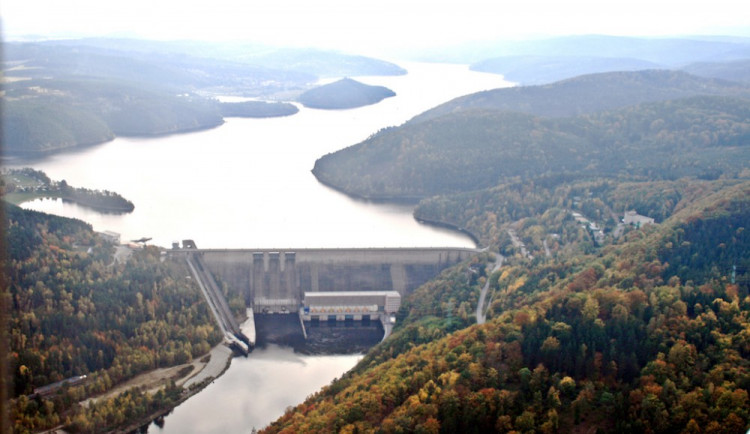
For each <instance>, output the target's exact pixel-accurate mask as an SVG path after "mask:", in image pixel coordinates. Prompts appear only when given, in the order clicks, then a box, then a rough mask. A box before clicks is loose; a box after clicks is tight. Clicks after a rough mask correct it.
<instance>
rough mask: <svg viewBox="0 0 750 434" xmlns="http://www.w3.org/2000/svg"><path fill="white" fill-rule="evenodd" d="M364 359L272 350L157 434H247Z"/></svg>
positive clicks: (235, 363) (241, 366) (237, 363)
mask: <svg viewBox="0 0 750 434" xmlns="http://www.w3.org/2000/svg"><path fill="white" fill-rule="evenodd" d="M361 358H362V356H361V355H351V354H350V355H329V356H308V355H301V354H296V353H294V351H293V350H292V349H291V348H288V347H279V346H276V345H269V346H268V347H266V348H264V349H255V350H254V351H253V352H252V353H250V356H248V357H247V358H235V359H233V360H232V366H231V367H230V369H229V370H228V371H227V372H226V373H225V374H224V375H222V376H221V377H219V378H218V379H216V380H215V381H214V382H213V383H212V384H210V385H209V386H208V387H206V388H205V389H203V390H202V391H201V392H200V393H198V394H197V395H195V396H193V397H191V398H190V399H188V400H187V401H185V402H184V403H183V404H182V405H180V406H179V407H177V408H175V409H174V411H173V412H172V413H171V414H169V415H168V416H167V417H166V418H165V422H164V426H163V427H162V428H159V427H157V426H156V425H153V424H152V425H151V426H150V427H149V432H150V433H154V434H193V433H194V434H203V433H227V434H231V433H246V434H249V433H250V432H251V431H252V429H253V428H256V429H258V430H260V429H261V428H263V427H265V426H266V425H268V424H269V423H270V422H271V421H274V420H276V419H278V418H279V417H280V416H281V415H282V414H284V411H285V410H286V408H287V407H289V406H295V405H297V404H299V403H300V402H302V401H303V400H304V399H305V397H307V396H309V395H311V394H313V393H315V392H317V391H318V390H320V389H321V388H322V387H323V386H325V385H327V384H329V383H330V382H331V381H332V380H333V379H334V378H337V377H340V376H341V374H343V373H344V372H346V371H348V370H349V369H351V368H352V367H353V366H354V365H355V364H356V363H357V362H358V361H359V360H360V359H361Z"/></svg>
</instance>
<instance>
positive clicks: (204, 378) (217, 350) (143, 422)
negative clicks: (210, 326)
mask: <svg viewBox="0 0 750 434" xmlns="http://www.w3.org/2000/svg"><path fill="white" fill-rule="evenodd" d="M208 355H210V356H211V359H210V360H209V361H208V362H207V363H206V364H205V365H204V366H203V368H202V369H201V370H200V371H198V372H196V373H194V374H193V375H190V376H187V377H186V378H184V379H180V380H178V381H176V383H177V384H178V385H180V384H179V383H180V382H182V384H181V385H180V387H182V390H183V392H182V396H181V397H180V399H179V400H178V401H177V402H175V403H174V404H172V405H170V406H169V407H166V408H162V409H160V410H157V411H155V412H153V413H151V414H150V415H148V416H144V417H142V418H139V419H138V420H135V421H131V422H130V423H129V424H128V425H126V426H124V427H122V428H117V429H114V430H112V431H111V432H113V433H123V434H125V433H134V432H142V431H141V430H142V429H143V428H148V427H149V426H151V424H152V423H153V422H154V421H155V420H156V419H158V418H160V417H164V416H166V415H168V414H169V413H171V412H172V411H173V410H174V409H175V408H177V407H178V406H179V405H180V404H182V403H183V402H185V401H187V400H188V399H190V398H191V397H192V396H194V395H196V394H198V393H200V392H201V391H202V390H203V389H205V388H206V387H208V386H209V385H210V384H211V383H212V382H213V381H214V380H216V379H217V378H219V377H221V376H222V375H224V373H225V372H226V371H227V370H228V369H229V367H230V366H231V364H232V358H233V357H234V355H233V353H232V350H231V349H229V348H228V347H227V346H226V345H225V344H224V343H223V342H222V343H220V344H218V345H216V346H215V347H213V348H212V349H211V351H209V352H208ZM204 357H206V356H205V355H204V356H203V357H201V358H196V359H197V360H199V361H200V360H201V359H203V358H204ZM212 362H213V363H212ZM191 363H192V362H191ZM199 363H200V362H199ZM207 370H210V372H208V373H206V371H207ZM153 372H154V371H151V373H153ZM148 374H149V373H146V374H143V375H148ZM196 378H198V379H197V380H196ZM191 380H195V381H192V382H191ZM188 383H190V384H188ZM145 393H150V391H146V392H145Z"/></svg>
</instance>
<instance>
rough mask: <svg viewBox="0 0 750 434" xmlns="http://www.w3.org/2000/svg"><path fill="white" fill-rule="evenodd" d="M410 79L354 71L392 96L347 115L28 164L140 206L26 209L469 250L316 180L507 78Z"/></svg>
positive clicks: (217, 234)
mask: <svg viewBox="0 0 750 434" xmlns="http://www.w3.org/2000/svg"><path fill="white" fill-rule="evenodd" d="M404 66H405V67H406V68H407V69H408V70H409V74H407V75H404V76H397V77H367V78H358V79H359V80H361V81H363V82H367V83H369V84H378V85H383V86H387V87H389V88H391V89H393V90H394V91H395V92H396V93H397V96H396V97H393V98H388V99H386V100H384V101H382V102H381V103H379V104H375V105H372V106H367V107H362V108H359V109H354V110H314V109H305V108H301V110H300V112H299V113H297V114H295V115H293V116H289V117H284V118H273V119H239V118H229V119H227V121H226V123H225V124H224V125H222V126H220V127H218V128H215V129H211V130H207V131H199V132H193V133H189V134H175V135H170V136H163V137H150V138H117V139H115V140H114V141H112V142H110V143H106V144H102V145H98V146H94V147H90V148H86V149H83V150H79V151H74V152H68V153H64V154H59V155H55V156H51V157H47V158H44V159H42V160H39V161H30V162H23V161H11V162H9V164H8V165H11V166H17V165H31V166H33V167H34V168H36V169H41V170H43V171H45V172H46V173H47V175H49V176H50V178H52V179H54V180H62V179H64V180H66V181H67V182H68V184H70V185H73V186H76V187H86V188H94V189H100V190H104V189H106V190H111V191H115V192H118V193H120V194H121V195H122V196H124V197H125V198H127V199H129V200H131V201H132V202H133V203H134V204H135V211H134V212H133V213H131V214H125V215H106V214H99V213H96V212H93V211H89V210H87V209H86V208H82V207H79V206H76V205H72V204H68V203H63V202H62V201H54V200H44V201H35V202H31V203H27V204H26V205H25V207H26V208H30V209H35V210H39V211H45V212H49V213H53V214H57V215H63V216H67V217H76V218H80V219H82V220H85V221H87V222H89V223H91V224H92V225H93V226H94V229H95V230H99V231H104V230H111V231H114V232H118V233H120V234H121V235H122V240H123V241H125V240H132V239H139V238H141V237H152V238H153V241H152V243H153V244H156V245H161V246H167V247H168V246H170V245H171V243H172V241H176V240H182V239H186V238H189V239H193V240H195V242H196V244H197V245H198V247H201V248H209V247H217V248H222V247H225V248H231V247H238V248H239V247H243V248H253V247H268V248H277V247H278V248H286V247H297V248H301V247H426V246H471V245H472V242H471V240H469V239H468V238H467V237H465V236H464V235H461V234H458V233H455V232H452V231H446V230H441V229H436V228H433V227H428V226H424V225H420V224H419V223H417V222H416V221H415V220H414V219H413V218H412V207H411V206H405V205H388V204H375V203H369V202H364V201H358V200H354V199H351V198H349V197H347V196H345V195H343V194H341V193H338V192H336V191H333V190H331V189H330V188H327V187H325V186H323V185H321V184H319V183H318V182H317V181H316V179H315V177H314V176H313V175H312V173H311V172H310V170H311V169H312V167H313V164H314V162H315V160H316V159H317V158H319V157H320V156H322V155H324V154H326V153H329V152H333V151H336V150H339V149H342V148H344V147H347V146H350V145H353V144H355V143H358V142H360V141H362V140H364V139H366V138H367V137H368V136H369V135H371V134H373V133H374V132H376V131H378V130H379V129H381V128H384V127H388V126H393V125H400V124H402V123H403V122H405V121H407V120H408V119H410V118H411V117H413V116H415V115H417V114H419V113H421V112H423V111H425V110H427V109H429V108H431V107H434V106H435V105H438V104H439V103H441V102H444V101H447V100H450V99H452V98H454V97H457V96H460V95H463V94H467V93H470V92H474V91H479V90H482V89H488V88H495V87H500V86H503V85H504V84H505V83H504V82H503V80H502V77H500V76H497V75H491V74H485V73H478V72H471V71H469V70H468V68H466V66H459V65H439V64H406V65H404Z"/></svg>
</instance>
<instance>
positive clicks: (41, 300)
mask: <svg viewBox="0 0 750 434" xmlns="http://www.w3.org/2000/svg"><path fill="white" fill-rule="evenodd" d="M4 233H5V236H6V245H7V246H8V262H7V263H6V264H4V268H5V269H4V272H5V273H6V276H7V279H8V282H9V285H10V287H9V295H10V304H11V318H10V320H11V321H10V356H11V360H10V371H11V372H10V374H11V377H12V380H13V393H12V397H13V406H12V411H13V413H12V415H11V421H12V425H14V430H15V432H18V433H21V432H30V431H38V430H40V429H43V428H49V427H53V426H57V425H58V424H64V425H67V426H68V427H69V429H72V430H74V431H75V430H83V431H100V430H103V429H105V428H106V427H116V426H118V425H122V424H124V423H132V421H133V420H135V419H137V418H139V417H143V416H145V415H147V414H149V413H150V412H152V411H154V410H155V409H157V408H160V407H161V406H164V405H169V404H170V403H173V402H175V400H176V399H178V398H179V397H180V390H179V389H174V390H172V389H169V390H167V392H162V393H159V394H158V395H156V396H147V395H145V394H141V393H140V392H133V393H130V394H129V395H128V398H127V404H126V403H124V402H123V403H120V404H121V405H120V406H119V407H118V406H117V404H116V403H115V402H110V403H109V404H105V405H102V406H100V407H97V409H96V411H95V412H92V411H91V409H93V408H94V407H91V408H90V409H89V410H88V413H87V412H86V410H85V409H83V408H81V407H79V406H77V402H79V401H80V400H82V399H84V398H86V397H88V396H91V395H94V394H98V393H101V392H104V391H107V390H109V389H111V388H112V387H113V386H115V385H117V384H118V383H120V382H122V381H125V380H127V379H130V378H132V377H133V376H135V375H137V374H139V373H141V372H144V371H147V370H152V369H155V368H157V367H165V366H173V365H177V364H181V363H185V362H187V361H189V360H190V359H192V358H193V357H196V356H199V355H203V354H206V353H207V352H208V351H209V350H210V348H211V347H212V346H213V345H216V344H217V343H219V342H220V341H221V333H220V332H219V331H218V330H217V328H216V327H215V326H214V323H213V318H212V317H211V313H210V312H209V310H208V307H207V306H206V303H205V301H204V300H203V298H202V297H201V294H200V291H199V290H198V288H197V286H196V285H195V283H194V282H192V281H191V280H190V279H188V278H187V277H186V276H188V275H189V271H188V270H187V267H186V266H185V265H184V264H179V263H175V262H170V261H166V262H162V261H161V257H160V252H159V250H158V249H155V248H146V249H144V250H143V251H137V252H134V253H133V255H132V256H131V257H130V258H129V259H128V260H127V263H122V262H121V261H115V260H114V258H113V250H114V248H113V247H112V246H110V245H109V244H105V243H104V242H103V241H102V240H101V239H100V238H99V237H98V236H97V235H96V234H95V233H94V232H93V231H92V230H91V227H90V226H89V225H88V224H86V223H83V222H81V221H77V220H70V219H65V218H61V217H55V216H50V215H46V214H42V213H37V212H33V211H25V210H22V209H20V208H18V207H15V206H12V205H6V221H5V222H4ZM82 375H86V380H85V381H84V382H83V383H80V384H78V385H75V386H69V387H68V386H65V387H63V388H61V389H60V390H59V391H58V392H57V393H52V394H51V395H49V396H39V395H32V394H33V393H34V392H35V389H37V388H40V387H42V386H46V385H49V384H51V383H54V382H57V381H61V380H66V379H70V378H72V377H78V376H82Z"/></svg>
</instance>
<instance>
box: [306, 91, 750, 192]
mask: <svg viewBox="0 0 750 434" xmlns="http://www.w3.org/2000/svg"><path fill="white" fill-rule="evenodd" d="M748 138H750V100H747V99H737V98H729V97H693V98H687V99H681V100H671V101H664V102H656V103H644V104H640V105H637V106H633V107H626V108H622V109H618V110H613V111H607V112H601V113H596V114H591V115H584V116H578V117H572V118H561V119H548V118H541V117H535V116H532V115H528V114H523V113H515V112H505V111H498V110H494V111H489V110H483V111H477V110H466V111H460V112H457V113H455V114H452V115H446V116H443V117H440V118H436V119H431V120H429V121H423V122H417V123H415V122H410V123H407V124H405V125H403V126H401V127H399V128H390V129H386V130H383V131H380V132H379V133H378V134H375V135H374V136H372V137H371V138H369V139H367V140H366V141H365V142H362V143H360V144H358V145H355V146H352V147H349V148H346V149H344V150H341V151H338V152H336V153H333V154H329V155H326V156H324V157H323V158H321V159H319V160H318V161H317V162H316V163H315V167H314V169H313V173H314V174H315V176H316V177H317V178H318V179H319V180H320V181H321V182H323V183H325V184H328V185H332V186H333V187H335V188H337V189H340V190H342V191H344V192H346V193H348V194H352V195H356V196H361V197H367V198H389V197H392V198H423V197H428V196H433V195H438V194H450V193H459V192H464V191H470V190H477V189H483V188H489V187H492V186H495V185H497V184H500V183H504V182H507V181H509V180H513V179H518V180H522V181H525V182H529V181H530V180H532V179H534V178H536V177H540V176H545V177H548V178H550V177H555V176H560V175H568V174H572V173H585V174H587V175H589V176H599V177H630V178H634V179H651V180H657V179H676V178H679V177H684V176H695V177H702V178H708V179H714V178H716V177H718V176H720V175H723V176H729V177H732V176H737V175H738V174H739V173H741V172H743V170H745V169H746V162H747V161H750V147H749V146H750V141H749V140H748ZM744 176H747V174H745V175H744Z"/></svg>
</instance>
